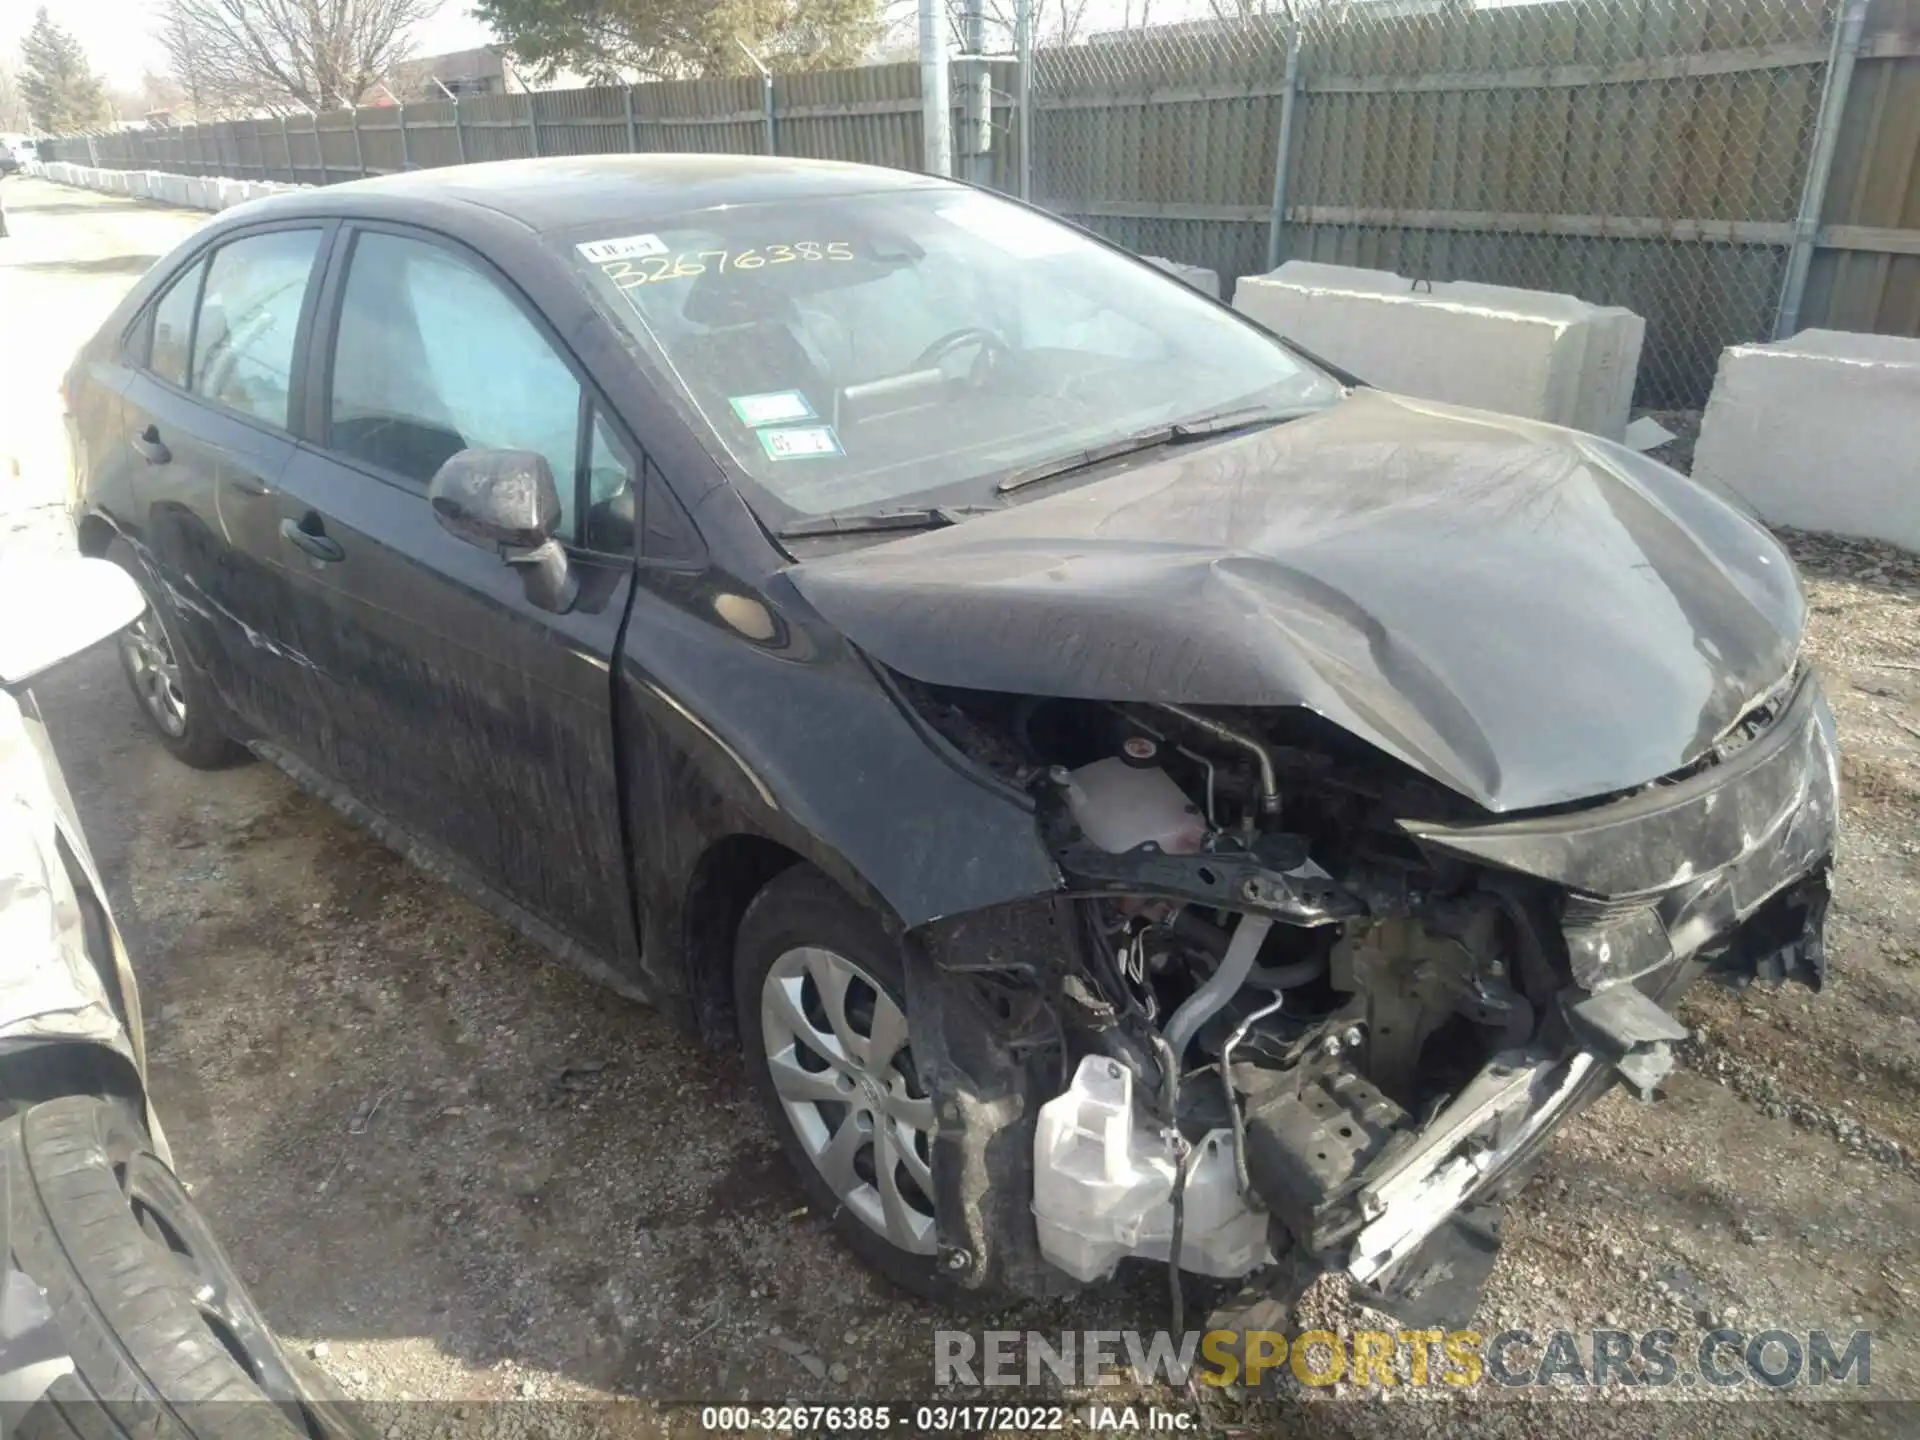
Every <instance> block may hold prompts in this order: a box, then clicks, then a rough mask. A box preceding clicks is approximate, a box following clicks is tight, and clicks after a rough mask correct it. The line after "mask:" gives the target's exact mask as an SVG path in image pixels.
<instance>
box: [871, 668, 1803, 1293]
mask: <svg viewBox="0 0 1920 1440" xmlns="http://www.w3.org/2000/svg"><path fill="white" fill-rule="evenodd" d="M908 693H909V694H910V696H911V697H912V699H913V702H914V704H915V705H916V707H917V708H918V709H919V710H920V711H921V713H922V714H923V715H924V716H926V717H927V718H928V720H929V721H930V722H931V723H933V724H934V725H935V727H936V728H938V729H939V730H940V731H941V732H942V733H943V734H944V735H945V736H946V738H947V739H949V740H950V741H952V742H953V743H954V744H955V745H956V746H957V747H958V748H960V749H961V750H962V751H963V752H965V753H966V754H968V755H969V756H971V757H972V758H973V759H974V760H976V761H978V762H980V763H982V764H984V765H986V766H987V767H989V768H991V769H993V770H995V771H996V772H998V773H999V774H1000V775H1001V776H1002V777H1003V778H1005V779H1007V780H1010V781H1012V782H1014V783H1016V784H1019V785H1021V786H1023V787H1025V788H1026V789H1027V790H1028V791H1029V793H1031V795H1032V796H1033V798H1034V805H1035V816H1036V823H1037V824H1038V825H1039V826H1040V828H1041V832H1042V834H1043V836H1044V837H1045V839H1046V841H1047V844H1048V846H1049V848H1050V850H1051V851H1052V853H1053V855H1054V856H1055V858H1056V860H1057V861H1058V863H1059V866H1060V869H1061V873H1062V875H1063V876H1064V878H1065V882H1066V887H1067V890H1066V893H1067V897H1068V898H1066V899H1063V900H1060V901H1058V902H1056V904H1055V905H1054V910H1053V915H1054V917H1055V918H1054V919H1053V921H1052V922H1051V923H1050V927H1049V931H1050V934H1049V939H1048V941H1047V944H1048V946H1050V947H1051V948H1050V953H1049V955H1048V956H1047V957H1046V958H1045V959H1036V958H1035V953H1036V952H1035V951H1034V950H1032V949H1028V950H1027V951H1026V952H1025V953H1026V956H1027V958H1025V959H1024V960H1021V961H1020V962H1019V963H1018V964H1017V965H1013V966H1010V967H1009V968H1010V969H1018V970H1019V971H1020V972H1021V973H1020V976H1019V983H1020V985H1021V986H1022V988H1023V990H1024V991H1025V992H1026V993H1028V994H1029V995H1030V996H1031V998H1032V1002H1033V1004H1034V1006H1036V1007H1038V1008H1040V1009H1043V1010H1044V1009H1050V1010H1051V1012H1052V1013H1051V1016H1050V1017H1049V1018H1048V1019H1047V1021H1046V1022H1045V1023H1044V1024H1042V1023H1038V1022H1034V1021H1031V1020H1030V1019H1029V1021H1028V1023H1027V1024H1026V1026H1025V1032H1026V1034H1027V1040H1026V1041H1025V1042H1024V1043H1026V1044H1028V1045H1040V1046H1045V1045H1047V1044H1049V1043H1051V1044H1053V1045H1054V1046H1055V1047H1056V1051H1057V1053H1055V1054H1054V1056H1053V1061H1052V1063H1050V1064H1049V1065H1048V1066H1047V1067H1046V1074H1047V1080H1046V1081H1045V1090H1044V1093H1042V1094H1040V1095H1038V1096H1036V1097H1035V1098H1036V1100H1037V1101H1038V1103H1037V1107H1036V1108H1037V1116H1036V1117H1034V1119H1033V1123H1032V1172H1031V1213H1032V1219H1033V1223H1034V1228H1035V1230H1036V1231H1037V1246H1038V1251H1039V1254H1040V1256H1041V1257H1043V1258H1044V1260H1045V1261H1046V1262H1047V1264H1048V1265H1049V1266H1051V1267H1052V1268H1053V1269H1054V1270H1056V1271H1061V1272H1065V1274H1066V1275H1068V1276H1071V1277H1072V1278H1073V1279H1074V1280H1077V1281H1083V1282H1084V1281H1092V1280H1097V1279H1100V1278H1102V1277H1104V1276H1106V1275H1109V1274H1111V1273H1112V1272H1113V1270H1114V1269H1115V1267H1116V1266H1117V1265H1118V1264H1119V1263H1120V1262H1121V1261H1122V1260H1125V1259H1129V1258H1143V1259H1149V1260H1158V1261H1163V1262H1172V1261H1174V1260H1175V1259H1176V1258H1177V1261H1178V1264H1179V1265H1180V1267H1181V1268H1183V1269H1186V1270H1190V1271H1193V1272H1197V1273H1200V1274H1205V1275H1211V1276H1219V1277H1229V1278H1231V1277H1240V1276H1246V1275H1249V1274H1253V1273H1254V1272H1257V1271H1259V1270H1261V1268H1262V1267H1263V1266H1265V1265H1267V1264H1268V1263H1269V1262H1270V1261H1273V1260H1274V1259H1276V1258H1277V1257H1279V1256H1280V1255H1281V1254H1283V1253H1286V1252H1289V1251H1291V1252H1293V1253H1294V1254H1295V1255H1297V1256H1303V1257H1305V1258H1307V1259H1309V1260H1310V1261H1311V1262H1312V1263H1313V1265H1314V1266H1316V1267H1324V1268H1330V1269H1339V1270H1345V1271H1346V1272H1348V1273H1349V1274H1350V1275H1351V1276H1352V1277H1353V1278H1354V1279H1355V1280H1356V1281H1359V1282H1362V1283H1364V1284H1365V1285H1366V1286H1367V1287H1368V1289H1369V1292H1370V1293H1371V1294H1372V1295H1373V1297H1374V1298H1375V1299H1376V1301H1377V1302H1378V1303H1380V1304H1381V1305H1382V1307H1383V1308H1387V1309H1398V1310H1400V1311H1401V1313H1403V1314H1407V1315H1409V1316H1411V1315H1414V1314H1417V1313H1421V1312H1423V1311H1425V1310H1429V1309H1430V1303H1431V1301H1432V1299H1433V1296H1434V1293H1435V1292H1434V1286H1435V1284H1436V1282H1437V1281H1438V1280H1441V1279H1445V1280H1447V1281H1448V1282H1449V1283H1450V1284H1452V1285H1454V1286H1455V1287H1458V1285H1459V1284H1460V1283H1461V1282H1462V1281H1463V1279H1464V1280H1466V1281H1468V1282H1470V1288H1469V1289H1468V1290H1467V1291H1465V1292H1462V1291H1460V1290H1459V1289H1458V1288H1455V1289H1454V1290H1452V1291H1450V1292H1449V1300H1448V1303H1449V1304H1457V1303H1459V1302H1460V1301H1461V1299H1462V1298H1463V1297H1465V1296H1470V1294H1471V1289H1476V1288H1477V1285H1478V1282H1479V1279H1482V1278H1484V1275H1485V1273H1486V1271H1487V1270H1488V1269H1489V1268H1490V1267H1491V1263H1492V1259H1493V1255H1494V1253H1495V1251H1496V1249H1497V1225H1496V1224H1495V1221H1496V1220H1497V1210H1496V1208H1495V1206H1496V1203H1497V1199H1498V1197H1499V1196H1500V1195H1501V1194H1503V1193H1504V1192H1505V1191H1507V1190H1508V1189H1510V1188H1511V1187H1512V1186H1513V1185H1515V1184H1517V1183H1518V1182H1519V1181H1520V1180H1522V1179H1523V1178H1524V1176H1525V1174H1526V1173H1528V1171H1529V1169H1530V1167H1529V1166H1528V1165H1527V1163H1526V1162H1527V1161H1529V1160H1530V1159H1532V1158H1534V1157H1535V1156H1536V1155H1537V1153H1538V1151H1539V1148H1540V1145H1541V1142H1542V1141H1543V1140H1544V1139H1545V1137H1546V1136H1547V1135H1548V1134H1549V1133H1550V1132H1551V1131H1552V1130H1553V1128H1554V1127H1555V1126H1557V1125H1558V1124H1559V1123H1560V1122H1561V1121H1562V1120H1564V1119H1565V1118H1566V1117H1567V1116H1568V1115H1570V1114H1572V1113H1573V1112H1574V1111H1576V1110H1577V1109H1578V1108H1579V1107H1580V1106H1581V1105H1582V1104H1584V1103H1586V1102H1588V1101H1590V1100H1591V1099H1592V1098H1593V1097H1594V1096H1596V1095H1597V1094H1599V1093H1600V1092H1601V1091H1602V1090H1604V1089H1605V1088H1606V1086H1607V1085H1608V1084H1609V1083H1611V1082H1612V1081H1614V1080H1615V1079H1624V1080H1626V1081H1627V1082H1628V1083H1629V1084H1630V1085H1631V1086H1632V1087H1633V1088H1634V1089H1635V1090H1636V1091H1638V1092H1639V1093H1640V1094H1642V1095H1643V1096H1651V1094H1652V1091H1653V1089H1654V1087H1655V1086H1657V1085H1658V1084H1659V1083H1660V1081H1661V1080H1662V1079H1663V1078H1664V1077H1665V1075H1666V1074H1667V1072H1668V1070H1669V1069H1670V1068H1671V1066H1672V1063H1673V1062H1672V1056H1671V1053H1670V1049H1671V1046H1672V1044H1673V1043H1674V1042H1675V1041H1677V1040H1679V1039H1682V1038H1684V1036H1685V1034H1686V1032H1685V1030H1684V1028H1683V1027H1682V1026H1681V1025H1680V1024H1679V1023H1678V1022H1677V1021H1676V1020H1675V1019H1674V1018H1673V1016H1672V1014H1671V1011H1670V1008H1669V1007H1670V1006H1671V1005H1672V1004H1673V1002H1674V1001H1675V1000H1677V998H1678V996H1679V993H1680V991H1681V990H1682V989H1684V988H1685V986H1686V985H1687V984H1688V983H1690V982H1691V981H1692V980H1693V979H1694V978H1695V977H1696V976H1698V975H1699V974H1701V973H1704V972H1705V971H1707V970H1709V969H1712V968H1715V967H1723V968H1727V969H1732V970H1737V971H1740V972H1742V973H1745V974H1748V975H1754V976H1758V977H1760V978H1763V979H1768V980H1772V981H1775V982H1778V981H1780V980H1783V979H1788V978H1793V979H1798V980H1801V981H1803V982H1805V983H1807V984H1809V985H1812V986H1813V987H1815V988H1818V986H1819V984H1820V981H1821V978H1822V976H1823V973H1824V952H1823V950H1822V946H1821V928H1822V924H1823V920H1824V913H1825V904H1826V896H1827V874H1828V870H1829V868H1830V864H1831V855H1832V849H1833V838H1834V827H1835V815H1836V808H1837V775H1838V766H1837V759H1836V750H1835V745H1834V733H1833V723H1832V717H1831V715H1830V713H1829V712H1828V710H1827V707H1826V704H1825V701H1824V699H1823V697H1822V696H1821V693H1820V690H1819V685H1818V682H1817V680H1816V679H1815V678H1814V677H1813V676H1812V675H1811V674H1810V673H1801V674H1797V675H1795V676H1794V677H1790V679H1789V681H1788V682H1787V683H1786V684H1785V685H1784V686H1783V687H1782V688H1781V689H1780V690H1779V691H1777V692H1776V693H1775V694H1773V695H1772V696H1770V697H1769V698H1768V699H1767V700H1766V701H1765V702H1764V707H1763V708H1762V709H1760V710H1757V711H1756V712H1755V713H1754V714H1752V715H1749V716H1747V717H1743V719H1742V722H1741V726H1740V727H1739V729H1740V733H1739V737H1738V738H1739V743H1738V744H1725V745H1721V746H1718V747H1716V748H1715V749H1714V751H1713V752H1712V753H1711V754H1710V755H1708V756H1707V757H1706V758H1705V759H1704V760H1703V761H1700V762H1696V763H1695V764H1694V765H1692V766H1690V767H1689V768H1688V770H1687V771H1686V772H1685V773H1683V774H1681V775H1678V776H1673V777H1667V778H1665V779H1662V780H1659V781H1656V782H1653V783H1650V784H1648V785H1647V786H1645V787H1643V788H1641V789H1639V790H1637V791H1635V792H1633V793H1630V794H1625V795H1613V796H1608V797H1603V798H1601V799H1599V800H1596V801H1593V802H1590V803H1585V804H1577V805H1569V806H1563V807H1558V808H1556V809H1555V810H1553V811H1551V812H1536V813H1533V814H1529V815H1522V816H1518V817H1512V816H1496V815H1492V814H1489V813H1487V812H1485V811H1482V810H1480V809H1478V807H1476V806H1475V805H1473V804H1472V803H1471V802H1469V801H1466V800H1464V799H1463V798H1461V797H1459V796H1458V795H1455V794H1454V793H1453V792H1451V791H1449V790H1447V789H1446V788H1444V787H1442V786H1439V785H1437V784H1435V783H1434V782H1432V781H1429V780H1427V779H1426V778H1425V777H1423V776H1421V775H1420V774H1418V773H1417V772H1415V771H1413V770H1412V769H1410V768H1409V767H1407V766H1405V765H1402V764H1400V763H1399V762H1397V761H1394V760H1391V759H1389V758H1387V757H1384V756H1382V755H1381V754H1379V753H1378V752H1376V751H1373V750H1372V749H1370V748H1369V747H1367V746H1365V745H1362V744H1360V743H1358V742H1356V741H1354V740H1353V739H1352V738H1351V737H1348V736H1345V735H1344V734H1343V733H1341V732H1339V731H1338V730H1337V729H1334V728H1333V727H1331V726H1328V725H1326V724H1325V723H1324V722H1322V721H1320V720H1319V719H1318V718H1317V717H1315V716H1313V715H1311V714H1308V713H1306V712H1303V711H1298V710H1273V711H1268V712H1259V711H1251V710H1245V709H1239V710H1227V709H1214V708H1206V709H1201V708H1195V707H1187V706H1175V705H1168V704H1145V703H1142V704H1110V703H1105V702H1096V701H1085V700H1058V699H1031V698H1021V697H1010V696H1002V695H991V694H983V693H981V692H968V691H954V690H936V689H932V688H929V687H924V686H911V687H909V689H908ZM1019 948H1020V947H1017V946H1016V947H1013V949H1014V950H1018V949H1019ZM994 953H996V954H1005V953H1012V952H1011V951H1009V950H1007V949H1006V948H1005V947H1002V948H1001V949H1000V950H997V951H995V952H994ZM995 963H996V962H995V961H994V960H993V959H992V958H991V956H989V958H987V959H985V960H981V959H979V958H978V957H977V956H976V957H975V958H974V959H973V960H972V961H970V962H969V963H968V967H967V968H969V969H971V970H976V971H985V972H988V973H991V972H992V971H993V970H994V968H995ZM948 1026H949V1030H951V1027H952V1022H951V1019H950V1018H949V1021H948ZM961 1113H963V1112H962V1110H960V1109H955V1108H944V1109H943V1110H942V1126H943V1131H946V1130H947V1129H948V1119H949V1117H950V1116H954V1115H959V1114H961ZM962 1128H964V1127H962ZM948 1138H949V1139H950V1138H951V1135H949V1137H948ZM1022 1168H1023V1169H1024V1167H1022ZM989 1188H991V1187H989ZM1005 1189H1006V1184H1005V1181H1004V1180H1003V1181H1002V1183H1001V1185H1000V1190H1001V1192H1002V1199H1003V1200H1004V1191H1005ZM964 1209H966V1207H964V1206H962V1205H960V1204H959V1203H958V1202H956V1203H955V1204H954V1205H953V1206H951V1207H943V1209H942V1224H943V1230H946V1229H953V1228H958V1229H960V1230H962V1231H964V1229H965V1221H964V1218H959V1217H961V1212H962V1211H963V1210H964ZM970 1213H972V1214H973V1215H974V1217H975V1220H976V1222H977V1219H978V1214H979V1212H978V1207H975V1208H974V1210H973V1211H971V1212H970ZM1000 1213H1001V1215H1002V1217H1003V1219H1004V1217H1005V1214H1006V1212H1005V1210H1004V1208H1003V1209H1002V1210H1001V1212H1000ZM949 1220H955V1221H956V1224H955V1226H949V1225H948V1221H949ZM948 1243H951V1244H953V1245H955V1246H956V1247H959V1248H960V1250H961V1253H965V1249H964V1245H965V1243H966V1242H965V1237H964V1236H957V1237H952V1238H950V1239H949V1241H948ZM972 1243H973V1244H975V1245H976V1246H977V1245H979V1244H981V1243H988V1242H985V1241H984V1240H983V1238H982V1237H978V1236H976V1237H974V1240H973V1241H972ZM1467 1303H1470V1299H1469V1300H1468V1301H1467Z"/></svg>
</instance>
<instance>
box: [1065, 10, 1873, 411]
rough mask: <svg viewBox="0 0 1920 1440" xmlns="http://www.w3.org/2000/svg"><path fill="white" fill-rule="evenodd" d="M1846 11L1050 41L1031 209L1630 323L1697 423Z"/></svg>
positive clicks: (1761, 324) (1163, 250)
mask: <svg viewBox="0 0 1920 1440" xmlns="http://www.w3.org/2000/svg"><path fill="white" fill-rule="evenodd" d="M1841 8H1842V7H1841V5H1840V4H1838V3H1833V4H1829V3H1823V0H1510V3H1493V0H1478V3H1475V0H1345V3H1326V4H1313V3H1298V0H1296V3H1294V4H1292V5H1290V6H1289V5H1286V4H1282V3H1279V0H1274V3H1271V4H1268V5H1266V6H1264V7H1263V8H1260V9H1259V11H1258V13H1235V14H1230V15H1226V16H1222V15H1219V14H1207V15H1205V16H1202V17H1199V18H1194V19H1190V20H1173V21H1160V22H1157V23H1155V24H1153V25H1151V26H1146V27H1138V28H1129V29H1122V30H1116V31H1107V32H1100V31H1097V30H1096V31H1093V32H1091V33H1089V34H1088V35H1086V36H1085V38H1084V39H1082V40H1080V41H1078V42H1077V43H1074V44H1070V45H1066V46H1053V47H1048V46H1047V45H1046V44H1045V43H1044V37H1043V43H1042V45H1041V47H1040V48H1039V49H1037V50H1036V52H1035V54H1034V57H1033V78H1032V94H1033V110H1034V115H1033V119H1034V136H1033V157H1034V159H1033V167H1034V168H1033V194H1034V197H1035V199H1036V200H1038V201H1039V203H1041V204H1043V205H1045V206H1047V207H1049V208H1050V209H1054V210H1057V211H1059V212H1061V213H1064V214H1068V215H1071V216H1073V217H1074V218H1075V219H1077V220H1079V221H1081V222H1082V223H1084V224H1086V225H1089V226H1091V227H1092V228H1095V229H1097V230H1100V231H1102V232H1103V233H1105V234H1107V235H1108V236H1110V237H1111V238H1113V239H1115V240H1117V241H1119V242H1121V243H1123V244H1125V245H1127V246H1129V247H1131V248H1133V249H1135V250H1138V251H1142V252H1145V253H1152V254H1162V255H1168V256H1173V257H1177V258H1180V259H1183V260H1187V261H1189V262H1195V263H1200V264H1204V265H1207V266H1209V267H1211V268H1213V269H1215V270H1217V271H1219V272H1220V274H1221V275H1222V276H1223V277H1231V276H1238V275H1242V274H1246V273H1250V272H1256V271H1261V270H1265V269H1267V268H1268V266H1269V263H1270V259H1271V258H1278V259H1288V258H1297V259H1312V260H1323V261H1330V262H1334V263H1338V264H1342V265H1359V266H1366V267H1369V268H1376V269H1383V270H1391V271H1395V272H1398V273H1399V274H1401V275H1404V276H1406V277H1408V279H1409V281H1412V282H1417V281H1419V280H1436V281H1437V280H1456V279H1469V280H1476V281H1482V282H1488V283H1494V284H1505V285H1517V286H1525V287H1528V288H1533V289H1545V290H1560V291H1567V292H1570V293H1572V294H1575V295H1578V296H1580V297H1581V298H1583V299H1586V300H1590V301H1594V302H1597V303H1604V304H1617V305H1625V306H1627V307H1629V308H1630V309H1632V310H1634V311H1636V312H1638V313H1639V314H1641V315H1644V316H1645V317H1646V319H1647V339H1646V348H1645V351H1644V352H1643V358H1642V362H1641V371H1640V374H1641V380H1640V393H1639V396H1638V399H1639V401H1640V403H1642V404H1647V405H1655V406H1685V405H1697V404H1699V403H1701V402H1702V401H1703V399H1704V398H1705V394H1706V391H1707V388H1708V387H1709V386H1710V384H1711V382H1712V378H1713V369H1714V364H1715V360H1716V358H1717V356H1718V355H1719V352H1720V350H1721V348H1722V347H1723V346H1725V345H1727V344H1729V343H1732V342H1735V341H1741V340H1754V339H1763V338H1767V337H1769V336H1770V335H1771V334H1772V332H1773V328H1774V322H1775V314H1776V308H1777V306H1778V303H1779V300H1780V296H1781V292H1782V288H1783V284H1784V283H1785V280H1786V276H1787V266H1788V261H1789V256H1790V252H1791V250H1792V247H1793V245H1794V242H1795V239H1796V234H1797V228H1796V219H1797V217H1798V214H1799V210H1800V207H1801V202H1802V198H1803V193H1804V190H1805V186H1806V180H1807V175H1808V170H1809V161H1810V158H1811V157H1812V155H1813V151H1814V144H1815V134H1816V130H1817V128H1818V121H1819V117H1820V114H1821V110H1822V97H1823V87H1824V82H1825V80H1826V77H1827V75H1828V72H1829V58H1830V54H1831V52H1832V49H1833V41H1834V36H1835V28H1834V27H1835V23H1836V19H1837V17H1838V14H1839V12H1840V10H1841ZM1289 77H1291V78H1289ZM1283 131H1290V132H1291V145H1290V147H1289V150H1288V152H1287V156H1286V163H1285V164H1284V165H1282V164H1279V163H1278V157H1279V155H1280V153H1281V151H1280V147H1279V141H1280V137H1281V135H1282V133H1283ZM1276 220H1277V221H1278V222H1279V223H1278V224H1275V223H1274V222H1275V221H1276ZM1270 241H1277V242H1278V243H1277V245H1274V246H1273V247H1272V248H1271V249H1270Z"/></svg>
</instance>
